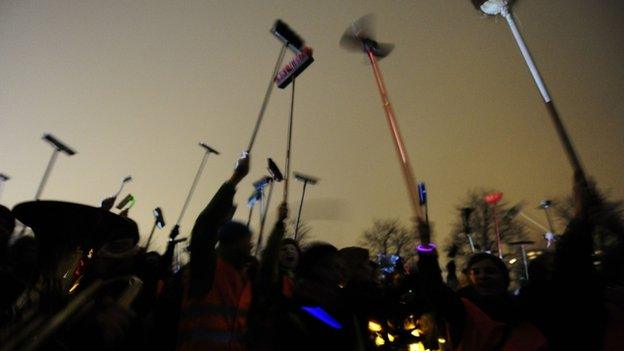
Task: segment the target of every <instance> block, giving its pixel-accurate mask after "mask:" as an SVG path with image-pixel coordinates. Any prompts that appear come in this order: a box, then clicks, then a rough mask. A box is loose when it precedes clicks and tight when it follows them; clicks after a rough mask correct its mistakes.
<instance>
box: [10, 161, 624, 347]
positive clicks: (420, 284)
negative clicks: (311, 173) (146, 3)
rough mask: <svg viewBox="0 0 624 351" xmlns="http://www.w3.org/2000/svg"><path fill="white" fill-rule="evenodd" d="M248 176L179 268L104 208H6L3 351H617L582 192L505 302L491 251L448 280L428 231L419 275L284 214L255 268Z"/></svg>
mask: <svg viewBox="0 0 624 351" xmlns="http://www.w3.org/2000/svg"><path fill="white" fill-rule="evenodd" d="M248 172H249V156H247V155H245V156H243V157H241V158H240V159H239V160H238V162H237V165H236V168H235V170H234V172H233V174H232V176H231V178H230V179H228V180H227V181H225V182H224V183H223V185H222V186H221V187H220V188H219V190H218V191H217V192H216V194H215V195H214V197H213V198H212V199H211V200H210V202H209V203H208V204H207V206H206V207H205V208H204V210H203V211H202V212H201V213H200V214H199V216H198V217H197V219H196V221H195V224H194V226H193V229H192V233H191V236H190V240H189V242H188V250H189V254H190V260H189V262H188V264H186V265H184V266H182V267H180V268H179V269H178V268H176V269H172V266H174V265H173V261H174V259H173V257H174V251H175V246H176V244H180V240H178V239H177V238H176V237H175V235H173V236H171V237H170V239H169V243H168V246H167V249H166V251H165V253H164V254H162V255H161V254H158V253H156V252H151V251H146V250H145V248H142V247H139V246H138V242H139V233H138V229H137V226H136V224H135V223H134V222H133V221H132V220H130V219H128V218H124V217H123V216H119V215H116V214H113V213H112V212H110V211H108V210H106V209H102V208H94V207H89V206H84V205H78V204H71V203H65V202H56V201H33V202H25V203H22V204H19V205H17V206H15V207H14V208H13V210H9V209H8V208H6V207H3V206H2V207H0V313H1V314H0V350H7V351H8V350H36V349H42V350H181V351H183V350H184V351H185V350H232V351H238V350H315V351H318V350H423V351H424V350H447V351H450V350H487V351H489V350H510V351H511V350H624V313H623V312H624V284H623V283H624V246H623V245H624V240H622V238H621V235H624V230H622V225H621V223H619V222H617V221H614V223H615V224H614V226H615V227H616V228H619V229H618V230H619V233H618V234H619V235H620V240H619V241H618V242H616V243H614V244H613V245H611V251H610V252H602V253H600V262H597V256H596V249H595V244H594V238H593V236H592V233H593V232H594V226H595V225H596V221H595V218H597V217H599V216H600V213H601V211H604V206H603V201H602V200H601V198H600V197H599V196H598V195H597V194H596V190H595V187H594V185H593V184H588V183H586V182H585V181H584V180H583V179H582V178H581V177H578V176H577V177H575V180H574V186H573V194H574V197H575V207H574V211H575V212H574V217H573V219H572V220H571V221H570V222H569V223H568V224H567V227H566V230H565V232H564V233H562V235H561V236H560V238H559V239H558V240H557V242H556V247H555V248H554V249H552V250H548V251H545V252H544V254H543V255H541V256H539V257H538V258H536V259H534V260H532V261H530V265H529V273H530V274H529V275H528V276H529V277H530V279H528V280H523V281H522V284H521V286H520V288H519V289H517V290H515V291H513V292H511V291H510V272H509V268H508V264H507V263H506V262H505V261H503V260H502V259H500V258H499V257H498V256H497V255H493V254H490V253H487V252H479V253H476V254H474V255H472V256H471V257H470V258H469V259H468V261H467V263H466V264H465V265H464V267H461V268H462V269H461V270H460V271H459V272H456V271H455V270H456V268H455V264H454V262H450V263H449V265H447V268H448V269H447V271H448V273H447V278H446V279H445V278H444V277H443V272H442V269H441V268H440V264H439V260H438V250H437V248H436V246H435V245H434V244H432V243H430V242H429V241H430V240H423V238H427V239H428V238H430V237H433V236H434V235H433V234H434V233H431V228H430V226H429V224H428V223H426V222H418V223H416V225H415V227H416V229H415V230H414V235H415V236H418V237H419V238H421V240H423V242H422V243H421V245H419V246H418V247H415V248H414V251H415V252H416V258H415V260H413V262H410V261H403V260H402V259H400V258H399V259H397V260H394V261H393V262H392V265H391V267H390V268H388V267H382V266H381V265H380V264H379V262H378V261H376V260H375V259H374V257H375V256H376V254H377V253H370V252H369V251H368V250H367V249H364V248H361V247H347V248H342V249H338V248H336V247H334V246H333V245H331V244H329V243H324V242H315V243H311V244H309V245H306V246H305V247H300V246H299V244H298V242H297V241H295V240H293V239H292V238H286V237H285V231H286V230H285V220H286V219H287V218H288V215H289V209H288V207H287V205H286V204H285V203H282V204H281V205H279V208H278V210H277V211H278V215H277V221H276V222H275V223H274V225H273V226H272V230H271V232H270V235H269V236H268V239H267V240H266V243H265V245H264V246H263V248H262V250H261V251H260V254H259V255H258V257H255V256H253V255H252V246H253V245H252V241H251V239H252V232H251V231H250V229H249V228H248V226H247V225H245V224H244V223H240V222H237V221H233V220H232V218H233V215H234V212H235V209H236V207H235V206H234V203H233V200H234V196H235V193H236V186H237V184H238V183H239V182H240V181H241V180H242V179H243V178H244V177H245V176H246V175H247V173H248ZM16 219H17V220H19V221H20V222H22V223H24V224H26V225H27V226H28V227H30V228H32V230H33V232H34V234H35V235H34V237H33V236H30V235H24V231H20V230H16V228H15V226H16ZM462 278H463V279H462ZM460 280H461V281H465V284H459V283H458V281H460Z"/></svg>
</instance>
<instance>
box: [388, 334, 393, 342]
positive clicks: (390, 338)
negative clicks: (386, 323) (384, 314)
mask: <svg viewBox="0 0 624 351" xmlns="http://www.w3.org/2000/svg"><path fill="white" fill-rule="evenodd" d="M388 341H390V342H394V336H393V335H392V334H390V333H388Z"/></svg>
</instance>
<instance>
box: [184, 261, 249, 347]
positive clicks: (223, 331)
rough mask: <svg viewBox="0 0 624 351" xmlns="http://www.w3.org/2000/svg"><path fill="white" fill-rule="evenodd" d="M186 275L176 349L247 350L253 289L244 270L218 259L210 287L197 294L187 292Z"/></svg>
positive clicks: (187, 278) (187, 279) (188, 280)
mask: <svg viewBox="0 0 624 351" xmlns="http://www.w3.org/2000/svg"><path fill="white" fill-rule="evenodd" d="M187 273H188V272H187ZM189 278H190V277H189V276H188V274H185V276H184V278H183V284H184V285H183V286H184V295H183V298H182V306H181V310H180V327H179V334H178V350H179V351H187V350H211V351H212V350H215V351H220V350H224V351H225V350H227V351H239V350H246V344H245V340H244V337H245V332H246V331H247V313H248V311H249V306H250V305H251V297H252V289H251V282H250V280H249V278H248V277H247V275H246V274H245V272H244V271H243V270H238V269H236V268H235V267H234V266H232V265H231V264H229V263H228V262H226V261H224V260H222V259H221V258H217V263H216V268H215V273H214V280H213V283H212V287H211V288H210V290H209V291H208V293H206V294H204V295H202V296H197V297H191V296H190V295H189V282H190V279H189Z"/></svg>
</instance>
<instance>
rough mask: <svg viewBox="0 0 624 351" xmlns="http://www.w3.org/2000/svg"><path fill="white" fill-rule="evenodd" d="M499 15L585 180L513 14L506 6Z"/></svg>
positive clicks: (567, 153) (574, 167) (573, 163)
mask: <svg viewBox="0 0 624 351" xmlns="http://www.w3.org/2000/svg"><path fill="white" fill-rule="evenodd" d="M501 16H503V17H504V18H505V19H506V20H507V24H509V28H510V29H511V33H512V34H513V37H514V39H515V40H516V43H517V44H518V47H519V48H520V52H521V53H522V57H524V61H525V62H526V64H527V66H528V68H529V71H530V72H531V76H533V80H534V81H535V84H536V85H537V89H538V90H539V92H540V94H541V95H542V99H543V100H544V103H545V104H546V109H547V110H548V114H549V115H550V119H551V120H552V122H553V124H554V126H555V130H556V131H557V134H558V135H559V140H560V141H561V143H562V144H563V148H564V150H565V152H566V155H567V156H568V159H569V161H570V163H571V164H572V168H573V169H574V171H575V172H578V173H580V174H581V177H582V179H583V180H584V181H586V178H585V172H584V171H583V167H582V165H581V161H580V160H579V158H578V155H577V153H576V151H575V149H574V146H573V145H572V141H571V140H570V137H569V136H568V133H567V132H566V129H565V127H564V125H563V122H562V121H561V118H560V117H559V112H558V111H557V108H556V107H555V104H554V102H553V101H552V99H551V98H550V95H549V94H548V90H547V89H546V85H545V84H544V81H543V80H542V76H541V75H540V74H539V71H538V70H537V67H536V66H535V62H533V58H532V57H531V53H530V52H529V49H528V48H527V46H526V44H525V42H524V39H523V38H522V35H521V34H520V31H519V30H518V27H517V26H516V22H515V21H514V19H513V16H512V15H511V13H510V12H509V9H508V8H507V7H504V8H503V10H502V12H501Z"/></svg>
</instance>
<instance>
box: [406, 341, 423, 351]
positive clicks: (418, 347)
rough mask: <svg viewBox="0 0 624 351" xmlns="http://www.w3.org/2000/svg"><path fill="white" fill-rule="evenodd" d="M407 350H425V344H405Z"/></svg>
mask: <svg viewBox="0 0 624 351" xmlns="http://www.w3.org/2000/svg"><path fill="white" fill-rule="evenodd" d="M407 347H408V350H409V351H425V345H423V343H422V342H417V343H414V344H409V345H407Z"/></svg>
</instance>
